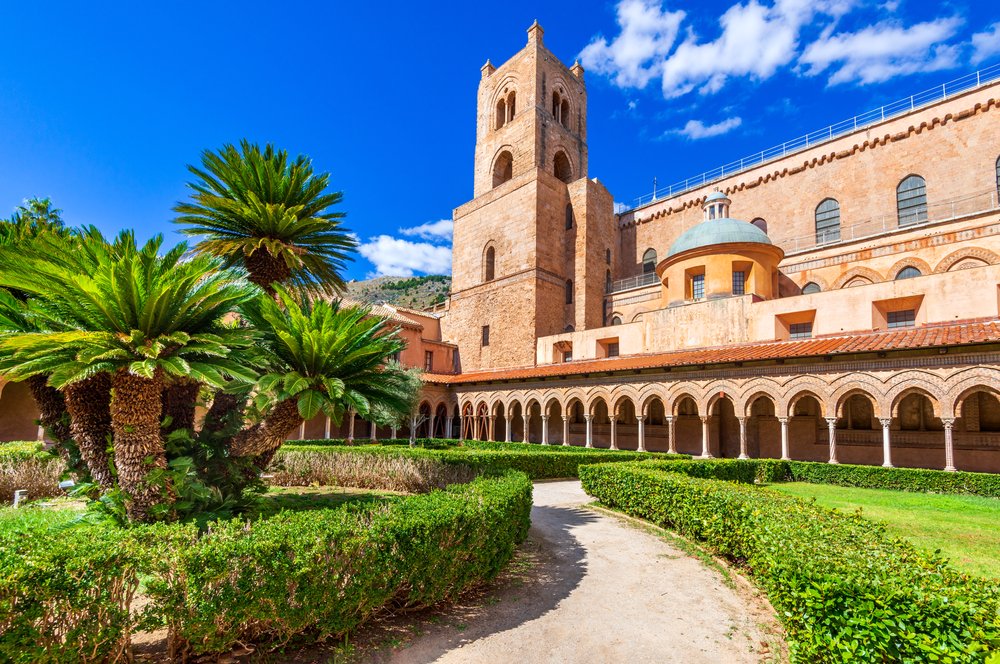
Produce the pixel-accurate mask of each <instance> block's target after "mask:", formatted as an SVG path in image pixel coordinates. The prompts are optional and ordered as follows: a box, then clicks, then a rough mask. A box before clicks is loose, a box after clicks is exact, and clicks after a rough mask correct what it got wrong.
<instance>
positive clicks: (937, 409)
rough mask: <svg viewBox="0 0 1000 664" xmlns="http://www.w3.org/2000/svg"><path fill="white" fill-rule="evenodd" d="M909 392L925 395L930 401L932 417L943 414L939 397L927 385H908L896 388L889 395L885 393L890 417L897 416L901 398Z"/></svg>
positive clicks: (908, 394) (909, 393)
mask: <svg viewBox="0 0 1000 664" xmlns="http://www.w3.org/2000/svg"><path fill="white" fill-rule="evenodd" d="M911 394H921V395H923V396H925V397H927V399H928V400H930V402H931V408H932V409H933V411H934V417H943V416H944V413H943V412H942V408H941V398H940V397H939V396H937V395H936V394H935V393H934V392H932V391H931V390H929V389H928V386H927V385H910V386H908V387H903V388H901V389H898V390H896V391H895V392H893V393H892V394H890V395H886V396H887V398H888V399H889V405H890V408H891V410H890V411H889V412H890V413H891V417H899V404H900V403H902V402H903V399H905V398H906V397H908V396H910V395H911Z"/></svg>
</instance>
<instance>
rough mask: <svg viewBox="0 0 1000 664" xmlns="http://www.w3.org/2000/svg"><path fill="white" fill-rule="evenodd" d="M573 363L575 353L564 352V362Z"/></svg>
mask: <svg viewBox="0 0 1000 664" xmlns="http://www.w3.org/2000/svg"><path fill="white" fill-rule="evenodd" d="M572 361H573V351H571V350H564V351H563V362H572Z"/></svg>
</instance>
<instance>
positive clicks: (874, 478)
mask: <svg viewBox="0 0 1000 664" xmlns="http://www.w3.org/2000/svg"><path fill="white" fill-rule="evenodd" d="M784 463H785V464H786V465H787V466H788V471H787V473H786V475H785V477H784V479H785V481H790V482H811V483H813V484H837V485H839V486H853V487H861V488H865V489H894V490H896V491H917V492H924V493H956V494H968V495H970V496H986V497H990V498H1000V474H994V473H969V472H964V471H958V472H953V473H949V472H945V471H943V470H928V469H924V468H882V467H881V466H852V465H847V464H833V463H815V462H809V461H787V462H784Z"/></svg>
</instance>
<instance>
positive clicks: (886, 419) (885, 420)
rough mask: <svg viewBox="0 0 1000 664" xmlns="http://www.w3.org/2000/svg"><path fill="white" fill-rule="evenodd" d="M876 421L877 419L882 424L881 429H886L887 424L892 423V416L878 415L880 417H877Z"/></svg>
mask: <svg viewBox="0 0 1000 664" xmlns="http://www.w3.org/2000/svg"><path fill="white" fill-rule="evenodd" d="M878 421H879V424H881V425H882V428H883V429H888V428H889V425H891V424H892V418H891V417H880V418H878Z"/></svg>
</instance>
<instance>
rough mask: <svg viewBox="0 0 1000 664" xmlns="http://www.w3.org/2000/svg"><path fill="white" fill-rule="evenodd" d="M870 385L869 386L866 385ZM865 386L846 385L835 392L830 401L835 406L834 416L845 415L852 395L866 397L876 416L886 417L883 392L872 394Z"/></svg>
mask: <svg viewBox="0 0 1000 664" xmlns="http://www.w3.org/2000/svg"><path fill="white" fill-rule="evenodd" d="M865 387H869V386H865ZM865 387H857V386H855V385H846V386H844V388H842V389H840V390H839V391H837V392H834V393H833V394H832V395H831V397H830V402H831V404H832V405H833V406H834V411H833V416H834V417H844V408H845V406H846V405H847V402H848V401H849V400H850V399H851V397H857V396H860V397H864V399H865V400H866V401H868V403H870V404H871V405H872V413H873V414H874V416H875V417H885V416H886V415H885V413H884V409H883V408H882V403H883V402H884V400H885V397H883V396H882V395H881V393H876V394H872V393H871V391H870V390H869V389H865Z"/></svg>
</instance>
